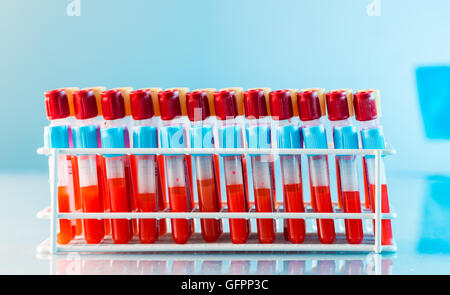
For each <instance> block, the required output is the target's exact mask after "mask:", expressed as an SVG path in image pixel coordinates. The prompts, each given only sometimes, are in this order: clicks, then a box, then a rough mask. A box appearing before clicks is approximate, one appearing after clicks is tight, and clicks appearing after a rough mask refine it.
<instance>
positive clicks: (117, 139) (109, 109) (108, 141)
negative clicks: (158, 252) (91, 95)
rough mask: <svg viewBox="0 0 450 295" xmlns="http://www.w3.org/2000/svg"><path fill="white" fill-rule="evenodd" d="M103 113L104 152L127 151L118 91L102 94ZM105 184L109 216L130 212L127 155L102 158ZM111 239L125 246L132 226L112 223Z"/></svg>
mask: <svg viewBox="0 0 450 295" xmlns="http://www.w3.org/2000/svg"><path fill="white" fill-rule="evenodd" d="M102 109H103V118H104V119H105V125H104V126H103V127H102V129H101V138H102V146H103V147H104V148H125V147H129V141H128V139H129V137H128V128H127V125H126V124H125V122H124V120H123V119H124V117H125V103H124V100H123V96H122V93H121V92H120V90H109V91H104V92H102ZM104 159H105V168H106V184H107V191H108V195H109V200H110V203H111V212H132V198H133V196H132V195H131V194H130V189H129V186H130V184H131V183H130V180H129V179H127V171H126V165H127V161H129V159H128V158H127V156H126V155H117V154H109V155H104ZM111 223H112V238H113V241H114V243H115V244H127V243H128V242H129V241H130V240H131V238H132V237H133V223H132V221H131V220H128V219H112V220H111Z"/></svg>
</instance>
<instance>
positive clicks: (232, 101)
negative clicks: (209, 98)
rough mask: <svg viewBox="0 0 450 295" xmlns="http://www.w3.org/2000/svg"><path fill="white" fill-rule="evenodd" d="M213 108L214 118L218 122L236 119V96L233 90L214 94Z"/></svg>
mask: <svg viewBox="0 0 450 295" xmlns="http://www.w3.org/2000/svg"><path fill="white" fill-rule="evenodd" d="M214 107H215V109H216V117H218V118H219V119H220V120H226V119H229V118H236V117H237V115H238V110H237V103H236V94H235V93H234V91H233V90H222V91H217V92H214Z"/></svg>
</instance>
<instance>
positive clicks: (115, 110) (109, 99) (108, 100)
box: [102, 89, 125, 120]
mask: <svg viewBox="0 0 450 295" xmlns="http://www.w3.org/2000/svg"><path fill="white" fill-rule="evenodd" d="M102 111H103V118H105V120H115V119H121V118H124V117H125V102H124V100H123V96H122V91H120V90H118V89H115V90H108V91H103V92H102Z"/></svg>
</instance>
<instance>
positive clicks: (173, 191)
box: [165, 155, 194, 244]
mask: <svg viewBox="0 0 450 295" xmlns="http://www.w3.org/2000/svg"><path fill="white" fill-rule="evenodd" d="M165 160H166V176H167V179H166V181H167V186H168V193H169V205H170V211H171V212H191V210H192V203H191V198H190V196H191V189H190V186H189V184H190V180H189V176H188V172H187V163H186V157H185V156H183V155H178V156H165ZM171 224H172V238H173V240H174V241H175V243H177V244H184V243H186V242H187V241H188V239H189V237H190V236H191V234H192V232H193V231H194V224H193V222H192V219H179V218H176V219H172V220H171Z"/></svg>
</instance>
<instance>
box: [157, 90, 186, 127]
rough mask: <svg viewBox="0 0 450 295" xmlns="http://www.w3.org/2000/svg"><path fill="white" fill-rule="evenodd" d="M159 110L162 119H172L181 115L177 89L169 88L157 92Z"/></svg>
mask: <svg viewBox="0 0 450 295" xmlns="http://www.w3.org/2000/svg"><path fill="white" fill-rule="evenodd" d="M158 100H159V110H160V112H161V119H162V120H172V119H174V118H176V117H178V116H181V105H180V97H179V93H178V90H176V89H171V90H165V91H161V92H159V93H158Z"/></svg>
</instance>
